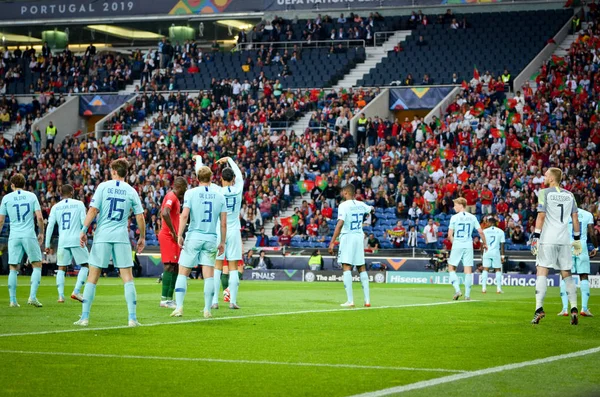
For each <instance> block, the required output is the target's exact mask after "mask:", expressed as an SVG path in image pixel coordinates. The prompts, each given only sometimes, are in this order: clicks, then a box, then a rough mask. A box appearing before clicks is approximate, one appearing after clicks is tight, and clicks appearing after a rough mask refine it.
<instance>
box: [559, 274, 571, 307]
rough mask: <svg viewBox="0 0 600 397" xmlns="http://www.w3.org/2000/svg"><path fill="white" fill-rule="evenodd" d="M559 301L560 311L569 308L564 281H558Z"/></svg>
mask: <svg viewBox="0 0 600 397" xmlns="http://www.w3.org/2000/svg"><path fill="white" fill-rule="evenodd" d="M560 300H561V301H562V309H563V311H566V310H567V309H568V308H569V306H568V305H569V298H568V296H567V286H566V285H565V280H560Z"/></svg>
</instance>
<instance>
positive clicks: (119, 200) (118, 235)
mask: <svg viewBox="0 0 600 397" xmlns="http://www.w3.org/2000/svg"><path fill="white" fill-rule="evenodd" d="M90 207H94V208H97V209H98V211H99V213H98V218H97V225H96V231H95V233H94V243H124V244H129V228H128V227H127V224H128V220H129V214H130V213H131V211H132V210H133V213H134V214H135V215H139V214H141V213H143V212H144V209H143V208H142V202H141V201H140V196H139V195H138V193H137V192H136V191H135V189H134V188H132V187H131V186H129V184H127V183H126V182H122V181H107V182H102V183H101V184H100V185H98V189H96V193H94V197H93V198H92V202H91V203H90Z"/></svg>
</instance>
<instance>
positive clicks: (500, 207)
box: [496, 198, 508, 215]
mask: <svg viewBox="0 0 600 397" xmlns="http://www.w3.org/2000/svg"><path fill="white" fill-rule="evenodd" d="M496 212H497V213H499V214H502V215H504V214H506V213H507V212H508V204H506V203H505V202H504V199H503V198H500V199H498V204H496Z"/></svg>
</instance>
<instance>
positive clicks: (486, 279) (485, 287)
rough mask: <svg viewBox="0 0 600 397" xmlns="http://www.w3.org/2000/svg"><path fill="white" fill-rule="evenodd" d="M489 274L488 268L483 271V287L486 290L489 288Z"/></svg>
mask: <svg viewBox="0 0 600 397" xmlns="http://www.w3.org/2000/svg"><path fill="white" fill-rule="evenodd" d="M488 276H489V274H488V271H487V270H484V271H482V272H481V289H482V290H484V291H485V290H486V289H487V282H488Z"/></svg>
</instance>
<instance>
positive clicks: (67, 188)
mask: <svg viewBox="0 0 600 397" xmlns="http://www.w3.org/2000/svg"><path fill="white" fill-rule="evenodd" d="M73 191H74V189H73V186H71V185H62V187H61V188H60V195H61V196H62V197H64V198H71V197H73Z"/></svg>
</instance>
